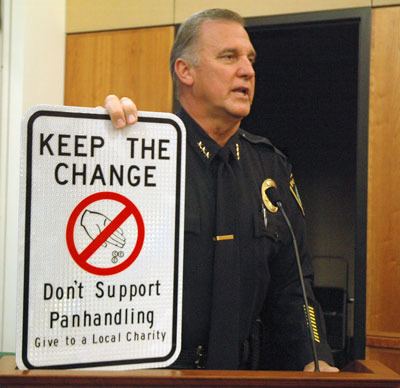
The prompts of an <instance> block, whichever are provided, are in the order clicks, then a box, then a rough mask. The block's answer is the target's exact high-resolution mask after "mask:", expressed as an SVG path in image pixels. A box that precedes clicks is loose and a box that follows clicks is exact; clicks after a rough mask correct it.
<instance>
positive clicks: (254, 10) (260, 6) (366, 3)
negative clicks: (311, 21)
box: [175, 0, 371, 23]
mask: <svg viewBox="0 0 400 388" xmlns="http://www.w3.org/2000/svg"><path fill="white" fill-rule="evenodd" d="M370 6H371V0H329V1H327V0H302V1H293V0H268V1H260V0H247V1H243V0H191V1H187V0H175V22H176V23H181V22H182V21H183V20H185V19H186V18H187V17H188V16H190V15H191V14H192V13H194V12H198V11H200V10H202V9H206V8H229V9H232V10H234V11H236V12H238V13H240V14H241V15H242V16H243V17H253V16H270V15H284V14H290V13H302V12H314V11H328V10H335V9H336V10H337V9H347V8H358V7H370Z"/></svg>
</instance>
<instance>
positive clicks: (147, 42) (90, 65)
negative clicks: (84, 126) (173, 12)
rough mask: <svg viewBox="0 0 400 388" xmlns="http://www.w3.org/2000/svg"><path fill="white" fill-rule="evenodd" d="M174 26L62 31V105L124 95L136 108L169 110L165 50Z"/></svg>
mask: <svg viewBox="0 0 400 388" xmlns="http://www.w3.org/2000/svg"><path fill="white" fill-rule="evenodd" d="M173 39H174V27H154V28H143V29H131V30H120V31H108V32H93V33H82V34H70V35H67V47H66V76H65V104H66V105H80V106H98V105H103V101H104V97H105V96H106V95H108V94H117V95H118V96H121V97H122V96H128V97H131V98H133V99H134V101H135V102H136V103H137V106H138V107H139V109H141V110H153V111H168V112H170V111H171V110H172V81H171V77H170V75H169V52H170V50H171V47H172V44H173Z"/></svg>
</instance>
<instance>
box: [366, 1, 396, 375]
mask: <svg viewBox="0 0 400 388" xmlns="http://www.w3.org/2000/svg"><path fill="white" fill-rule="evenodd" d="M371 38H372V42H371V74H370V122H369V169H368V227H367V234H368V235H367V345H369V348H368V353H367V354H368V355H369V357H371V358H375V359H378V360H381V361H382V362H385V360H387V359H389V356H388V354H389V353H390V360H391V361H390V364H391V365H393V364H396V363H397V371H400V351H399V349H400V304H399V299H400V239H399V236H400V7H388V8H377V9H374V10H373V13H372V37H371ZM388 344H390V349H391V350H390V352H389V350H388V346H387V345H388ZM388 365H389V364H388Z"/></svg>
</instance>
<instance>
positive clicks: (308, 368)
mask: <svg viewBox="0 0 400 388" xmlns="http://www.w3.org/2000/svg"><path fill="white" fill-rule="evenodd" d="M318 363H319V370H320V372H339V369H338V368H335V367H334V366H330V365H329V364H328V363H327V362H325V361H322V360H321V361H318ZM314 369H315V368H314V362H310V363H309V364H307V365H306V366H305V367H304V369H303V371H304V372H314Z"/></svg>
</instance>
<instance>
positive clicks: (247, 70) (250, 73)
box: [238, 57, 256, 78]
mask: <svg viewBox="0 0 400 388" xmlns="http://www.w3.org/2000/svg"><path fill="white" fill-rule="evenodd" d="M255 74H256V73H255V71H254V67H253V62H252V61H251V60H250V59H249V58H247V57H242V58H241V60H240V61H239V69H238V75H239V76H240V77H246V78H251V77H254V76H255Z"/></svg>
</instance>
